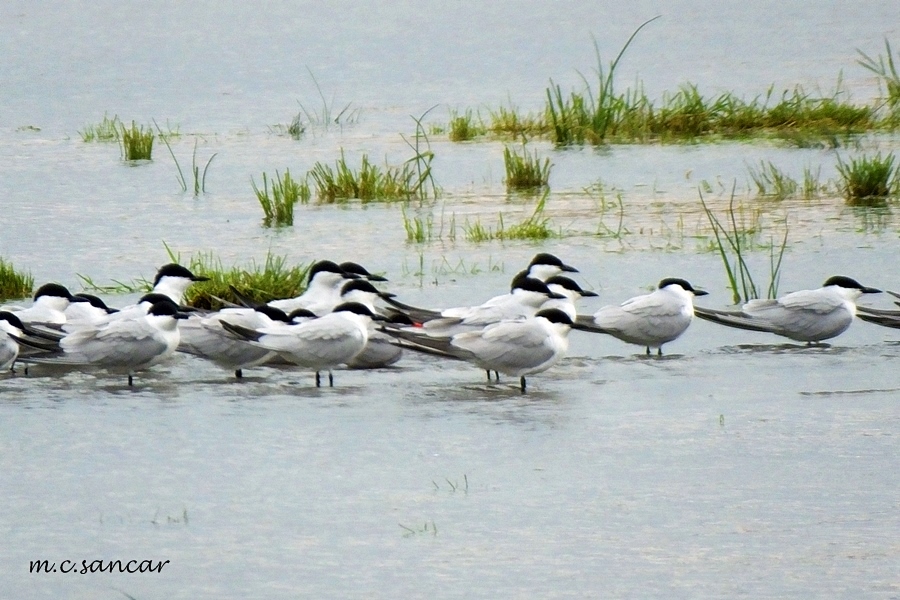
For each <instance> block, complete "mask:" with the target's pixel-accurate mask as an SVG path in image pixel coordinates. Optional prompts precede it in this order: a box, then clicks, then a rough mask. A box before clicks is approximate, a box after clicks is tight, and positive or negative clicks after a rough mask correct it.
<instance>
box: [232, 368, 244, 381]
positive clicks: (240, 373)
mask: <svg viewBox="0 0 900 600" xmlns="http://www.w3.org/2000/svg"><path fill="white" fill-rule="evenodd" d="M234 376H235V378H237V379H240V378H242V377H243V376H244V372H243V371H242V370H241V369H235V370H234Z"/></svg>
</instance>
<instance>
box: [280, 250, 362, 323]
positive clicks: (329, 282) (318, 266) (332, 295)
mask: <svg viewBox="0 0 900 600" xmlns="http://www.w3.org/2000/svg"><path fill="white" fill-rule="evenodd" d="M358 278H359V276H358V275H356V274H354V273H350V272H347V271H345V270H344V269H342V268H341V267H340V266H339V265H338V264H336V263H334V262H332V261H330V260H320V261H318V262H316V263H315V264H313V265H312V266H311V267H310V269H309V275H308V279H307V284H306V291H305V292H303V293H302V294H301V295H299V296H297V297H296V298H284V299H281V300H272V301H271V302H269V303H268V304H269V306H274V307H275V308H278V309H280V310H283V311H284V312H286V313H290V312H291V311H294V310H297V309H298V308H304V309H306V310H309V311H312V312H313V313H315V314H317V315H319V314H324V313H327V312H328V311H330V310H331V309H333V308H334V307H335V306H337V305H338V304H340V302H341V299H340V296H341V286H343V285H344V283H345V282H346V281H347V280H348V279H358Z"/></svg>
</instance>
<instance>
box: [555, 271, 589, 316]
mask: <svg viewBox="0 0 900 600" xmlns="http://www.w3.org/2000/svg"><path fill="white" fill-rule="evenodd" d="M545 283H546V284H547V287H548V288H549V289H550V291H551V292H553V293H555V294H559V295H561V296H564V298H559V299H556V298H550V299H548V300H546V301H544V303H543V304H541V310H543V309H545V308H558V309H560V310H561V311H563V312H565V313H566V314H568V315H569V316H570V317H571V318H572V320H573V321H574V320H575V317H576V312H575V301H576V300H578V299H579V298H596V297H597V296H598V294H597V292H591V291H588V290H583V289H581V286H580V285H578V283H576V282H575V281H574V280H572V279H570V278H569V277H566V276H565V275H554V276H553V277H550V278H549V279H547V281H546V282H545Z"/></svg>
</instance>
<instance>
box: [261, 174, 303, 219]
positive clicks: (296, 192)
mask: <svg viewBox="0 0 900 600" xmlns="http://www.w3.org/2000/svg"><path fill="white" fill-rule="evenodd" d="M262 179H263V189H259V188H258V187H257V186H256V182H255V181H254V180H253V178H251V179H250V182H251V185H252V186H253V192H254V193H255V194H256V199H257V200H258V201H259V205H260V206H261V207H262V209H263V213H264V214H265V217H264V218H263V226H265V227H272V226H276V227H281V226H285V225H293V224H294V205H295V204H297V203H298V202H303V203H304V204H306V203H307V202H309V198H310V195H311V192H310V189H309V184H308V183H307V182H306V180H305V179H304V180H303V181H302V182H301V183H297V182H296V181H294V179H293V178H292V177H291V171H290V169H286V170H285V172H284V175H283V176H281V175H279V174H278V171H275V178H274V179H273V180H272V189H271V194H270V193H269V180H268V176H267V175H266V174H265V173H263V176H262Z"/></svg>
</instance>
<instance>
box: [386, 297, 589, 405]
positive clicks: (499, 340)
mask: <svg viewBox="0 0 900 600" xmlns="http://www.w3.org/2000/svg"><path fill="white" fill-rule="evenodd" d="M573 325H574V323H573V321H572V319H571V317H569V315H568V314H566V312H565V311H562V310H560V309H558V308H549V309H546V310H540V311H538V312H537V313H536V314H534V315H533V316H530V317H527V318H523V319H514V320H505V321H500V322H498V323H493V324H491V325H488V326H487V327H485V328H484V329H481V330H479V331H467V332H463V333H458V334H456V335H453V336H449V337H434V336H430V335H427V334H423V333H419V332H417V331H415V330H411V329H399V330H395V329H387V330H385V331H386V332H387V333H389V334H390V335H393V336H395V337H397V338H399V339H400V340H403V341H404V342H409V343H404V344H403V347H404V348H410V349H412V350H418V351H421V352H425V353H426V354H439V355H441V356H447V357H450V358H457V359H461V360H465V361H468V362H470V363H472V364H474V365H476V366H478V367H480V368H482V369H484V370H485V371H488V372H490V371H497V372H500V373H504V374H506V375H511V376H515V377H518V378H519V388H520V390H521V391H522V393H523V394H524V393H525V389H526V381H525V376H526V375H532V374H535V373H541V372H543V371H546V370H547V369H549V368H550V367H552V366H553V365H555V364H556V363H557V362H559V360H560V359H561V358H562V357H563V356H565V354H566V352H567V351H568V348H569V339H568V335H569V331H570V330H571V329H572V327H573Z"/></svg>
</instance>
